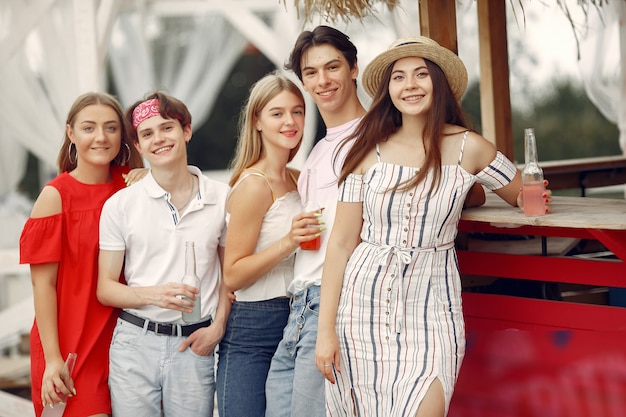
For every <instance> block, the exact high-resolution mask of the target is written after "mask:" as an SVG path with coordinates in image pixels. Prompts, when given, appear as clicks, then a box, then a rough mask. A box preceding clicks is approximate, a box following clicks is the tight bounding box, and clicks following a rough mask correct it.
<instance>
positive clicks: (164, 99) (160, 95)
mask: <svg viewBox="0 0 626 417" xmlns="http://www.w3.org/2000/svg"><path fill="white" fill-rule="evenodd" d="M152 99H157V100H159V113H160V114H161V117H163V118H164V119H173V120H178V121H179V122H180V125H181V126H182V127H185V126H191V113H190V112H189V109H187V106H186V105H185V103H183V102H182V101H180V100H178V99H177V98H174V97H172V96H170V95H167V94H165V93H164V92H162V91H154V92H152V93H150V94H148V95H147V96H146V97H144V98H143V99H142V100H138V101H137V102H135V104H133V105H132V106H130V107H129V108H128V109H126V116H125V117H126V121H127V123H128V125H129V126H131V128H130V137H131V138H132V140H133V141H135V142H137V129H134V128H133V127H132V126H133V111H134V110H135V107H137V106H138V105H140V104H141V103H143V102H144V101H147V100H152Z"/></svg>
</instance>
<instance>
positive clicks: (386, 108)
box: [336, 59, 466, 191]
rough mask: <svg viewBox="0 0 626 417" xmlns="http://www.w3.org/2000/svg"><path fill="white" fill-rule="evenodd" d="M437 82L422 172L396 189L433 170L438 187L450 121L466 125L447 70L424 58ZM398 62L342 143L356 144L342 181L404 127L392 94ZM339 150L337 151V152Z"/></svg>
mask: <svg viewBox="0 0 626 417" xmlns="http://www.w3.org/2000/svg"><path fill="white" fill-rule="evenodd" d="M424 61H425V62H426V67H427V68H428V72H429V74H430V78H431V80H432V83H433V100H432V105H431V108H430V110H429V111H428V116H427V120H426V125H425V126H424V132H423V137H424V152H425V155H426V156H425V161H424V166H423V168H422V169H421V170H420V171H419V173H418V175H416V176H415V177H414V178H412V179H411V180H410V181H406V182H404V183H401V184H399V185H398V186H396V187H395V188H399V189H407V188H412V187H414V186H415V185H417V184H418V183H420V182H421V181H423V180H424V178H425V177H426V175H427V174H428V172H429V171H431V170H432V171H433V176H434V181H433V184H432V185H431V189H430V190H431V191H432V190H433V189H435V187H437V186H438V184H439V181H440V179H441V139H442V138H443V136H444V134H443V130H444V127H445V125H446V124H447V123H449V124H454V125H458V126H462V127H465V126H466V124H465V118H464V116H463V110H462V109H461V105H460V104H459V103H458V102H457V101H456V100H455V98H454V95H453V94H452V90H451V89H450V85H449V84H448V80H447V79H446V77H445V75H444V73H443V71H442V70H441V68H439V66H437V65H436V64H435V63H433V62H432V61H429V60H428V59H424ZM394 65H395V62H392V63H391V64H390V65H389V67H388V68H387V69H386V71H385V74H384V76H383V79H382V80H381V82H380V84H379V85H378V89H377V90H376V94H375V95H374V97H373V100H372V104H371V106H370V108H369V110H368V111H367V113H366V114H365V116H363V119H361V121H360V122H359V125H358V126H357V128H356V130H355V131H354V133H353V134H352V136H350V137H349V138H347V139H346V140H344V142H343V143H342V144H341V145H340V148H341V147H343V146H346V144H347V143H348V142H349V141H350V139H351V138H354V139H355V142H354V144H353V145H352V147H351V148H350V151H349V152H348V154H347V155H346V159H345V162H344V165H343V168H342V170H341V174H340V176H339V183H341V182H342V181H344V180H345V179H346V177H347V176H348V174H350V173H351V172H352V171H354V170H355V169H356V167H357V166H358V165H359V164H360V163H361V161H363V159H365V157H366V156H367V154H368V153H369V152H370V151H371V150H372V149H374V148H375V147H376V144H377V143H381V142H386V141H387V140H388V139H389V136H391V135H392V134H394V133H395V132H397V131H398V129H400V126H402V113H400V111H399V110H398V109H397V108H396V107H395V106H394V104H393V102H392V101H391V97H390V96H389V81H390V80H391V72H392V69H393V66H394ZM338 154H339V153H338V152H336V155H338Z"/></svg>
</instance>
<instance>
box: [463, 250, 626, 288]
mask: <svg viewBox="0 0 626 417" xmlns="http://www.w3.org/2000/svg"><path fill="white" fill-rule="evenodd" d="M457 254H458V258H459V267H460V269H461V272H462V273H463V274H472V275H483V276H489V277H501V278H518V279H531V280H537V281H550V282H568V283H572V284H586V285H595V286H609V287H626V264H625V263H624V262H621V261H618V260H607V259H596V260H594V259H576V258H571V257H570V258H566V257H549V256H529V255H511V254H505V253H487V252H469V251H463V250H459V251H457Z"/></svg>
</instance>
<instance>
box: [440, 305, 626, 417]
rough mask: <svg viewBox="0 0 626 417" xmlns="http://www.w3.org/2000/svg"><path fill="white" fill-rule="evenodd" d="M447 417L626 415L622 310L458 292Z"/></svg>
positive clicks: (625, 345)
mask: <svg viewBox="0 0 626 417" xmlns="http://www.w3.org/2000/svg"><path fill="white" fill-rule="evenodd" d="M463 303H464V311H465V317H466V332H467V349H466V355H465V359H464V361H463V364H462V367H461V373H460V375H459V379H458V381H457V385H456V387H455V392H454V396H453V398H452V403H451V405H450V412H449V416H450V417H466V416H467V417H469V416H472V417H478V416H480V417H503V416H505V417H545V416H549V417H561V416H562V417H579V416H580V417H583V416H585V417H587V416H589V417H591V416H593V417H598V416H606V417H613V416H624V415H626V332H625V330H624V329H626V309H621V308H616V307H607V306H592V305H584V304H574V303H566V302H556V301H546V300H533V299H524V298H517V297H509V296H500V295H487V294H471V293H464V294H463Z"/></svg>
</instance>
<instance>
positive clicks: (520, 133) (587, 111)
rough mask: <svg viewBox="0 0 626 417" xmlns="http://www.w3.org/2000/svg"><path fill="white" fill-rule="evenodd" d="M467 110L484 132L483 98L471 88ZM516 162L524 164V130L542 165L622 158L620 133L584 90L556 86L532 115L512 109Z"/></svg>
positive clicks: (535, 105) (476, 88)
mask: <svg viewBox="0 0 626 417" xmlns="http://www.w3.org/2000/svg"><path fill="white" fill-rule="evenodd" d="M463 108H464V110H465V111H466V113H467V114H468V115H469V118H470V119H471V121H473V122H474V128H475V129H476V130H477V131H479V132H480V94H479V86H478V84H477V83H474V84H472V85H470V88H469V89H468V92H467V94H466V95H465V97H464V100H463ZM512 121H513V140H514V152H515V159H516V162H518V163H523V162H524V129H525V128H527V127H532V128H534V129H535V135H536V136H537V152H538V154H539V160H540V161H552V160H562V159H576V158H590V157H595V156H609V155H621V150H620V147H619V141H618V138H619V130H618V128H617V126H616V125H615V124H613V123H611V122H610V121H608V120H607V119H606V118H605V117H604V116H603V115H602V114H601V113H600V112H599V111H598V109H597V108H596V107H595V106H594V105H593V103H592V102H591V101H590V100H589V99H588V98H587V96H586V94H585V91H584V90H583V89H582V87H578V86H576V85H574V84H572V83H571V81H570V80H563V81H558V82H556V83H555V84H554V85H553V87H552V89H548V91H547V92H546V94H545V96H543V97H542V98H541V99H539V100H538V101H536V102H534V103H532V104H531V106H530V110H529V111H528V112H522V111H520V110H518V109H515V108H513V109H512Z"/></svg>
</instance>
